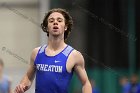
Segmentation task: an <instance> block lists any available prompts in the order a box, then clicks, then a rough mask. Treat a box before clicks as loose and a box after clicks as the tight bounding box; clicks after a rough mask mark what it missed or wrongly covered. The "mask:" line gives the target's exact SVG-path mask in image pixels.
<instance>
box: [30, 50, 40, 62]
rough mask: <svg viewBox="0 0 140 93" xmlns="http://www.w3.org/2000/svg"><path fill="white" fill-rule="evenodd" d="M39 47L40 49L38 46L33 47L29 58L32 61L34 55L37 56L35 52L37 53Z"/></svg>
mask: <svg viewBox="0 0 140 93" xmlns="http://www.w3.org/2000/svg"><path fill="white" fill-rule="evenodd" d="M39 49H40V47H37V48H34V49H33V50H32V53H31V60H32V61H35V58H36V56H37V53H38V51H39Z"/></svg>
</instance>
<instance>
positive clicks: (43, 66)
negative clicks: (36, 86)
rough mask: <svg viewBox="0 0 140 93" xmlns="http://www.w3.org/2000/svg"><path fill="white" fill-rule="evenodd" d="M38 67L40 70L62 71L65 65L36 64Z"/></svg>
mask: <svg viewBox="0 0 140 93" xmlns="http://www.w3.org/2000/svg"><path fill="white" fill-rule="evenodd" d="M36 68H37V70H39V71H48V72H59V73H62V69H63V66H56V65H47V64H36Z"/></svg>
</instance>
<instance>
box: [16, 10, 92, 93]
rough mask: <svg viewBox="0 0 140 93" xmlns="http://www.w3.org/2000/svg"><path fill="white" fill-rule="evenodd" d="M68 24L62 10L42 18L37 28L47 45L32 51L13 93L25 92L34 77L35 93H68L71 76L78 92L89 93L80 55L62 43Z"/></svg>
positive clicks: (69, 23)
mask: <svg viewBox="0 0 140 93" xmlns="http://www.w3.org/2000/svg"><path fill="white" fill-rule="evenodd" d="M72 24H73V22H72V18H71V16H70V15H69V13H68V12H66V11H65V10H64V9H60V8H57V9H52V10H50V11H49V12H48V13H47V14H46V16H45V18H44V20H43V23H42V24H41V27H42V29H43V31H44V32H46V33H47V36H48V44H47V45H44V46H41V47H38V48H35V49H34V50H33V52H32V54H31V61H30V67H29V69H28V71H27V73H26V74H25V76H24V77H23V79H22V80H21V82H20V84H19V85H18V86H17V87H16V89H15V93H24V92H25V91H26V90H28V89H29V88H30V86H31V84H32V81H33V79H34V77H35V76H36V85H35V93H68V86H69V83H70V80H71V78H72V74H73V72H76V74H77V75H78V77H79V79H80V81H81V83H82V92H83V93H92V88H91V84H90V82H89V80H88V77H87V73H86V71H85V63H84V59H83V56H82V54H81V53H80V52H79V51H77V50H75V49H73V48H72V47H71V46H69V45H67V44H66V43H65V40H66V39H67V37H68V34H69V33H70V32H71V28H72Z"/></svg>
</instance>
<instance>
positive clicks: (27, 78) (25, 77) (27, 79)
mask: <svg viewBox="0 0 140 93" xmlns="http://www.w3.org/2000/svg"><path fill="white" fill-rule="evenodd" d="M31 83H32V81H31V80H30V79H29V77H28V75H27V74H25V75H24V77H23V78H22V80H21V81H20V84H23V85H24V86H30V85H31Z"/></svg>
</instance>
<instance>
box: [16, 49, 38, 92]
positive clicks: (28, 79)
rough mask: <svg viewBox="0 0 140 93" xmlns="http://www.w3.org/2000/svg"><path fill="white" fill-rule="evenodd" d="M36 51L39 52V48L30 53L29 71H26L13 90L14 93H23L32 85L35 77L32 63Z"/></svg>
mask: <svg viewBox="0 0 140 93" xmlns="http://www.w3.org/2000/svg"><path fill="white" fill-rule="evenodd" d="M38 51H39V47H38V48H35V49H34V50H33V51H32V54H31V57H30V66H29V69H28V70H27V73H26V74H25V75H24V77H23V78H22V80H21V81H20V84H19V85H18V86H17V87H16V88H15V91H14V93H24V92H25V91H27V90H28V89H29V88H30V86H31V85H32V82H33V80H34V77H35V72H36V68H35V66H34V61H35V58H36V56H37V53H38Z"/></svg>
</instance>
